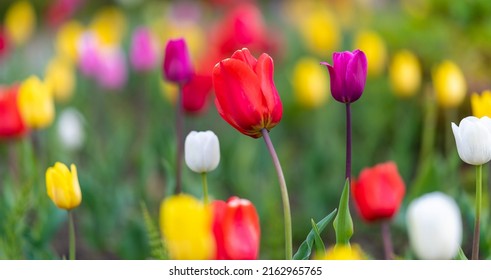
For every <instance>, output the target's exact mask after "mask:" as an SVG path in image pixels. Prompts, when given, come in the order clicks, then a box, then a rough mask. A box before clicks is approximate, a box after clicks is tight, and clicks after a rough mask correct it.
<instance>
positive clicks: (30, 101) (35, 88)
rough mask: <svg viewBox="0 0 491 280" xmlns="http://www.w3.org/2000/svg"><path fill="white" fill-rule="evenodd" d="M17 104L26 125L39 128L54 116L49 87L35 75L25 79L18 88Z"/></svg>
mask: <svg viewBox="0 0 491 280" xmlns="http://www.w3.org/2000/svg"><path fill="white" fill-rule="evenodd" d="M18 102H19V103H18V104H19V107H20V111H21V113H22V117H23V119H24V121H25V122H26V124H27V126H28V127H31V128H35V129H41V128H45V127H47V126H49V125H50V124H51V123H52V122H53V119H54V118H55V105H54V102H53V97H52V95H51V92H50V89H49V87H47V86H46V85H45V84H44V83H43V82H41V80H39V78H38V77H36V76H31V77H29V78H28V79H26V80H25V81H24V82H22V84H21V85H20V88H19V99H18Z"/></svg>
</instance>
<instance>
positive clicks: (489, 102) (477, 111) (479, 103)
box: [471, 90, 491, 118]
mask: <svg viewBox="0 0 491 280" xmlns="http://www.w3.org/2000/svg"><path fill="white" fill-rule="evenodd" d="M471 106H472V115H474V117H477V118H482V117H484V116H487V117H491V90H485V91H483V92H482V93H481V95H479V94H477V93H473V94H472V95H471Z"/></svg>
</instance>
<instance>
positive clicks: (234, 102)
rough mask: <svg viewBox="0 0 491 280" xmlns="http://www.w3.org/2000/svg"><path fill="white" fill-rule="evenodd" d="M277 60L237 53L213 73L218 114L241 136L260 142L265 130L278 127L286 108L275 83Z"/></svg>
mask: <svg viewBox="0 0 491 280" xmlns="http://www.w3.org/2000/svg"><path fill="white" fill-rule="evenodd" d="M273 68H274V66H273V59H272V58H271V57H270V56H269V55H267V54H265V53H263V54H262V55H261V56H260V57H259V59H256V58H255V57H253V56H252V55H251V53H250V52H249V50H248V49H246V48H244V49H242V50H238V51H236V52H235V53H234V54H233V55H232V57H231V58H229V59H225V60H222V61H221V62H220V63H218V64H217V65H216V66H215V68H214V69H213V86H214V88H215V95H216V99H215V104H216V107H217V110H218V113H219V114H220V116H222V118H223V119H224V120H225V121H227V122H228V123H229V124H230V125H232V126H233V127H235V128H236V129H237V130H238V131H240V132H241V133H243V134H245V135H248V136H251V137H253V138H259V137H261V136H262V133H261V129H263V128H265V129H267V130H270V129H272V128H273V127H275V126H276V125H277V124H278V123H279V122H280V120H281V117H282V114H283V107H282V105H281V100H280V97H279V95H278V91H277V90H276V87H275V85H274V82H273Z"/></svg>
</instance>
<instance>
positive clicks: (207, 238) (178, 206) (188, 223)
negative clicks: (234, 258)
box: [160, 194, 216, 260]
mask: <svg viewBox="0 0 491 280" xmlns="http://www.w3.org/2000/svg"><path fill="white" fill-rule="evenodd" d="M212 221H213V213H212V209H211V208H210V206H205V205H204V204H203V203H201V202H200V201H198V200H197V199H196V198H194V197H192V196H190V195H187V194H179V195H175V196H171V197H169V198H167V199H165V200H164V201H163V202H162V204H161V205H160V229H161V232H162V236H163V237H164V240H165V244H166V246H167V250H168V252H169V256H170V258H172V259H177V260H186V259H190V260H203V259H211V258H213V257H214V255H215V250H216V249H215V248H216V245H215V239H214V237H213V233H212Z"/></svg>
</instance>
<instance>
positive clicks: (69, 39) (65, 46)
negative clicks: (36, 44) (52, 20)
mask: <svg viewBox="0 0 491 280" xmlns="http://www.w3.org/2000/svg"><path fill="white" fill-rule="evenodd" d="M83 33H84V27H83V25H82V24H81V23H80V22H78V21H74V20H72V21H69V22H67V23H64V24H63V25H62V26H60V28H59V29H58V32H57V33H56V42H55V44H56V51H57V52H58V54H59V55H60V56H62V57H63V58H65V59H68V60H70V61H71V62H73V63H75V62H77V61H78V58H79V53H78V44H79V40H80V38H81V36H82V34H83Z"/></svg>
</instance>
